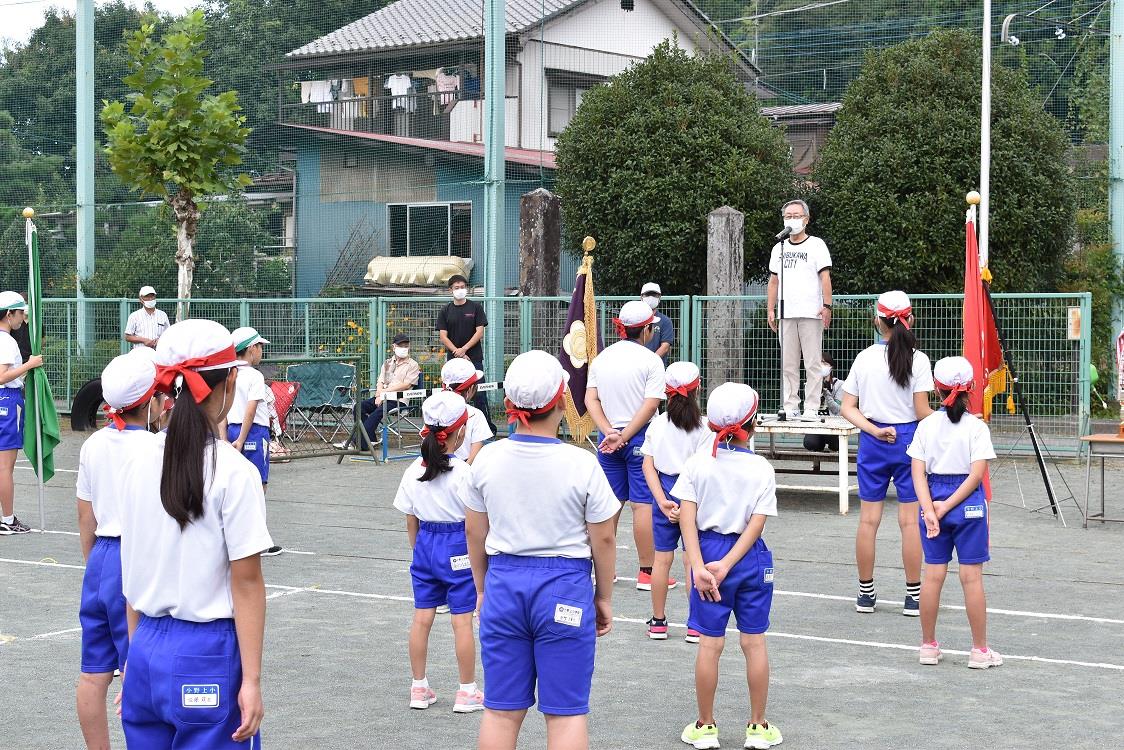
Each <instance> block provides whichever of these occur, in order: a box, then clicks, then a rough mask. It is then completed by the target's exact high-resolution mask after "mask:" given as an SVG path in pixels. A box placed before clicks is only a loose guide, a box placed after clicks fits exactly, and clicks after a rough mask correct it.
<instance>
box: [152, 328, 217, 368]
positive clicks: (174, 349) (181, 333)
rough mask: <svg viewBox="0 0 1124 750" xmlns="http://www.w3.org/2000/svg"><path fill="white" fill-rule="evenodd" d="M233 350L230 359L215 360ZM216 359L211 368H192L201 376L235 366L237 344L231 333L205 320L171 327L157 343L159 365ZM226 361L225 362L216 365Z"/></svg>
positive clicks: (166, 365) (205, 366)
mask: <svg viewBox="0 0 1124 750" xmlns="http://www.w3.org/2000/svg"><path fill="white" fill-rule="evenodd" d="M228 349H229V350H230V357H229V358H227V357H223V356H216V355H219V354H220V353H222V352H225V351H226V350H228ZM209 357H214V358H215V359H216V361H215V362H214V363H212V364H209V365H203V366H196V367H192V368H191V369H193V370H198V371H200V372H202V371H204V370H217V369H219V368H221V367H232V366H233V365H234V359H235V358H234V343H233V342H232V341H231V337H230V331H228V330H227V329H226V327H225V326H223V325H222V324H221V323H216V322H215V321H213V320H205V319H203V318H191V319H189V320H184V321H181V322H179V323H176V324H174V325H172V326H171V327H170V328H168V330H166V331H164V335H163V336H161V337H160V340H159V341H158V342H157V343H156V363H157V364H158V365H160V366H161V367H169V366H174V365H178V364H181V363H183V362H186V361H187V360H189V359H204V358H209ZM217 360H223V361H221V362H220V361H217Z"/></svg>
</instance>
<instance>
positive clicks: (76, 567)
mask: <svg viewBox="0 0 1124 750" xmlns="http://www.w3.org/2000/svg"><path fill="white" fill-rule="evenodd" d="M0 563H13V564H15V565H42V566H43V567H47V568H70V569H72V570H85V569H86V566H85V565H67V564H66V563H59V562H54V561H49V562H48V561H47V560H13V559H12V558H10V557H0Z"/></svg>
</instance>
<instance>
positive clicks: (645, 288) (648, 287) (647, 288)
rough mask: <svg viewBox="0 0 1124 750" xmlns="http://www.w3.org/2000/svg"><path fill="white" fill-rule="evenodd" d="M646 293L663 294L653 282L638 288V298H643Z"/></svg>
mask: <svg viewBox="0 0 1124 750" xmlns="http://www.w3.org/2000/svg"><path fill="white" fill-rule="evenodd" d="M648 292H655V293H656V294H660V295H662V294H663V292H662V291H660V285H659V284H657V283H656V282H654V281H649V282H648V283H647V284H645V285H644V286H642V287H640V296H641V297H643V296H644V295H645V294H647V293H648Z"/></svg>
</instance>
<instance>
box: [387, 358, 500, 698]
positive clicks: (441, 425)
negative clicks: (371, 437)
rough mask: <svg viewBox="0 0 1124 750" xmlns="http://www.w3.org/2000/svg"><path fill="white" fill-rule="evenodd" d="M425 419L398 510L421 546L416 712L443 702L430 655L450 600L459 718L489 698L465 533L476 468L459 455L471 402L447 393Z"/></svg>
mask: <svg viewBox="0 0 1124 750" xmlns="http://www.w3.org/2000/svg"><path fill="white" fill-rule="evenodd" d="M469 366H470V367H471V363H469ZM422 419H423V421H424V422H425V427H424V429H422V432H421V435H422V444H421V456H419V457H418V458H417V459H415V460H414V462H413V463H412V464H410V468H408V469H406V473H405V474H404V475H403V476H402V481H401V482H400V483H399V485H398V494H397V495H396V496H395V498H394V507H395V508H397V509H398V510H400V511H402V512H403V513H405V514H406V531H407V532H408V534H409V537H410V546H411V547H412V548H413V562H411V563H410V580H411V582H412V584H413V591H414V621H413V624H412V625H411V626H410V669H411V670H412V672H413V680H414V681H413V684H412V685H411V687H410V708H417V709H425V708H429V707H430V706H431V705H432V704H433V703H434V702H436V701H437V694H436V693H435V692H434V691H433V690H432V689H431V688H430V687H429V679H428V677H427V676H426V671H425V666H426V652H427V649H428V647H429V633H430V631H431V630H432V629H433V619H434V616H435V615H436V613H437V607H439V606H441V605H442V604H445V603H446V602H447V603H448V605H449V613H450V614H451V615H452V618H451V619H452V622H453V640H454V643H455V648H456V654H457V668H458V670H459V671H460V681H461V682H460V687H459V688H458V690H457V695H456V700H455V702H454V704H453V712H454V713H472V712H475V711H481V710H483V708H484V694H483V693H481V692H480V690H479V689H478V688H477V686H476V641H475V640H474V638H473V634H472V613H473V612H474V611H475V610H476V604H477V592H476V584H475V583H474V582H473V579H472V569H471V566H470V565H469V560H468V543H467V542H466V541H465V535H464V505H465V499H466V497H467V495H468V486H469V482H470V481H471V476H470V474H471V472H470V470H469V468H468V464H466V463H465V462H464V461H462V460H461V459H459V458H457V457H456V456H455V455H454V452H455V451H456V449H457V448H458V447H459V446H460V444H461V443H462V442H463V441H464V438H465V427H466V425H467V423H468V420H469V412H468V408H467V405H466V404H465V402H464V399H463V398H461V397H460V396H458V395H457V394H455V393H452V392H450V391H439V392H437V393H435V394H433V395H432V396H430V397H429V398H427V399H426V400H425V401H424V402H422Z"/></svg>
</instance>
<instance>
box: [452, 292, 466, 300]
mask: <svg viewBox="0 0 1124 750" xmlns="http://www.w3.org/2000/svg"><path fill="white" fill-rule="evenodd" d="M467 298H468V290H467V289H454V290H453V299H455V300H462V299H467Z"/></svg>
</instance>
